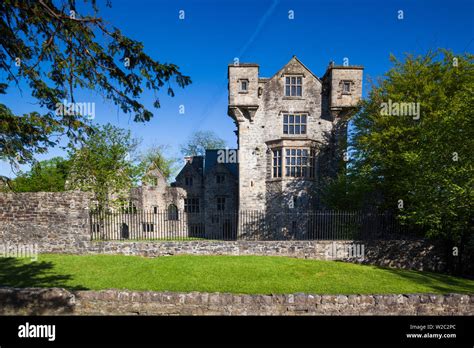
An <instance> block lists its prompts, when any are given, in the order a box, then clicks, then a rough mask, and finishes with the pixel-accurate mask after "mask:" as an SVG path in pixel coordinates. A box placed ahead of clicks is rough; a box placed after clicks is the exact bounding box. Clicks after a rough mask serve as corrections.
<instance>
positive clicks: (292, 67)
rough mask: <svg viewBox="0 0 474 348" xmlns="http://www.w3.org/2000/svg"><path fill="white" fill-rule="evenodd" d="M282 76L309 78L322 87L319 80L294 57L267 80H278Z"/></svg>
mask: <svg viewBox="0 0 474 348" xmlns="http://www.w3.org/2000/svg"><path fill="white" fill-rule="evenodd" d="M284 75H303V76H304V77H305V78H308V77H309V78H311V79H314V80H315V81H317V83H318V84H319V85H322V82H321V80H320V79H319V78H318V77H317V76H316V75H315V74H313V72H312V71H311V70H309V69H308V68H307V67H306V66H305V65H304V64H303V63H302V62H301V61H300V60H299V59H298V58H296V56H293V57H292V58H291V59H290V61H289V62H288V63H286V65H285V66H284V67H283V68H281V69H280V70H279V71H278V72H277V73H276V74H275V75H273V76H272V77H271V78H270V79H269V80H275V79H280V78H282V77H283V76H284Z"/></svg>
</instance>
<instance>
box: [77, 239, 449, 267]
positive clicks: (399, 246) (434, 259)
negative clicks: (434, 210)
mask: <svg viewBox="0 0 474 348" xmlns="http://www.w3.org/2000/svg"><path fill="white" fill-rule="evenodd" d="M351 247H352V249H355V250H358V251H362V252H363V254H364V255H363V257H360V253H359V254H356V253H351V251H350V250H351V249H349V248H351ZM345 251H347V252H348V253H345ZM81 252H82V253H92V254H122V255H140V256H147V257H158V256H169V255H185V254H189V255H266V256H288V257H296V258H305V259H317V260H334V259H339V260H343V261H348V262H357V263H363V264H372V265H378V266H384V267H395V268H404V269H415V270H420V271H436V272H442V271H444V270H445V266H446V264H445V262H444V261H443V258H442V257H441V250H440V247H438V246H435V245H433V244H431V243H429V242H427V241H423V240H412V241H404V240H389V241H383V240H379V241H235V242H233V241H186V242H184V241H182V242H120V241H108V242H91V243H89V244H88V245H87V248H85V249H83V250H82V251H81Z"/></svg>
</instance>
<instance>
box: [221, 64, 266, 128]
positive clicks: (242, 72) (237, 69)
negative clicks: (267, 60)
mask: <svg viewBox="0 0 474 348" xmlns="http://www.w3.org/2000/svg"><path fill="white" fill-rule="evenodd" d="M258 70H259V66H258V64H253V63H245V64H244V63H242V64H238V65H237V64H230V65H229V67H228V79H229V86H228V87H229V108H228V114H229V116H231V117H232V118H233V119H234V121H236V122H237V123H238V122H243V121H245V119H247V120H249V121H250V122H252V121H253V118H254V116H255V112H256V111H257V109H258V99H259V90H258V88H259V86H258Z"/></svg>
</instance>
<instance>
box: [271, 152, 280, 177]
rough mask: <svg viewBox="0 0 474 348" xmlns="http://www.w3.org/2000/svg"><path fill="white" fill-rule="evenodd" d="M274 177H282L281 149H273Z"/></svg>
mask: <svg viewBox="0 0 474 348" xmlns="http://www.w3.org/2000/svg"><path fill="white" fill-rule="evenodd" d="M272 153H273V177H274V178H281V149H278V150H273V151H272Z"/></svg>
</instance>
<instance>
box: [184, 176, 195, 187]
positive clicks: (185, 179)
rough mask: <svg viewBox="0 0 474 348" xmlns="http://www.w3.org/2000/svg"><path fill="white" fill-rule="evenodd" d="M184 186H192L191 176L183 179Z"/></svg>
mask: <svg viewBox="0 0 474 348" xmlns="http://www.w3.org/2000/svg"><path fill="white" fill-rule="evenodd" d="M184 184H185V185H186V186H193V177H192V176H186V177H184Z"/></svg>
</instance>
